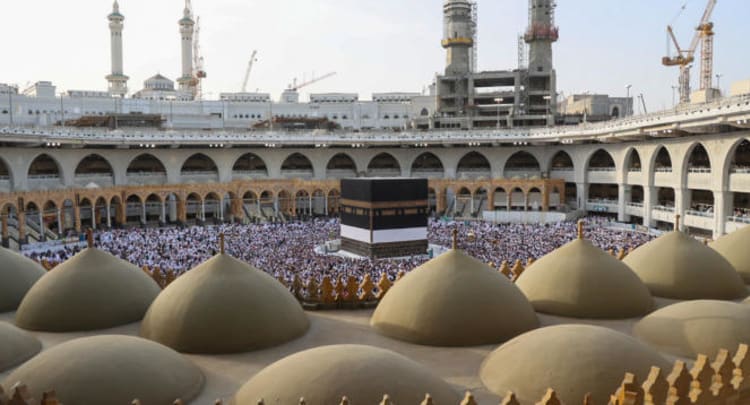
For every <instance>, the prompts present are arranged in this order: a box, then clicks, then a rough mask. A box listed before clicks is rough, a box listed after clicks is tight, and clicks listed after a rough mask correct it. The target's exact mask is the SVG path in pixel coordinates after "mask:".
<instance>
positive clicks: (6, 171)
mask: <svg viewBox="0 0 750 405" xmlns="http://www.w3.org/2000/svg"><path fill="white" fill-rule="evenodd" d="M13 182H14V178H13V172H12V171H11V166H10V165H9V164H8V162H7V161H6V160H5V158H4V157H2V156H0V192H6V193H7V192H10V191H11V190H13Z"/></svg>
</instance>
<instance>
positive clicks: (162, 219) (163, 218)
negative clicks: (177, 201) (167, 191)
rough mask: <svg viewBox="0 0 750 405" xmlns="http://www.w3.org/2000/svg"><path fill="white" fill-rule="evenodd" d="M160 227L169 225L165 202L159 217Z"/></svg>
mask: <svg viewBox="0 0 750 405" xmlns="http://www.w3.org/2000/svg"><path fill="white" fill-rule="evenodd" d="M159 222H160V225H164V224H166V223H167V201H166V200H164V201H162V202H161V216H160V217H159Z"/></svg>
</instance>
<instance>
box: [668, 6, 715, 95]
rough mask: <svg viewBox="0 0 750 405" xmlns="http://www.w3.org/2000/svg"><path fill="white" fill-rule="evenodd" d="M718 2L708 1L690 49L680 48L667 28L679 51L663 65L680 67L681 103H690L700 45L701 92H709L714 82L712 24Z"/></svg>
mask: <svg viewBox="0 0 750 405" xmlns="http://www.w3.org/2000/svg"><path fill="white" fill-rule="evenodd" d="M717 1H718V0H708V4H707V5H706V10H705V11H704V12H703V17H702V18H701V21H700V24H698V26H697V28H696V32H695V35H694V36H693V40H692V41H691V42H690V47H689V48H688V49H682V48H681V47H680V44H679V42H678V41H677V38H676V37H675V34H674V30H673V29H672V26H671V25H668V26H667V34H668V35H669V37H670V38H671V40H672V43H674V45H675V48H676V50H677V54H676V55H675V56H665V57H663V58H662V64H663V65H664V66H679V67H680V78H679V88H680V103H689V102H690V70H691V68H692V64H693V62H694V61H695V52H696V50H697V49H698V45H699V44H702V45H703V46H702V49H701V87H700V88H701V90H708V89H710V88H711V87H712V81H713V37H714V32H713V27H714V24H713V23H712V22H710V21H709V20H710V19H711V15H712V14H713V11H714V8H715V7H716V3H717Z"/></svg>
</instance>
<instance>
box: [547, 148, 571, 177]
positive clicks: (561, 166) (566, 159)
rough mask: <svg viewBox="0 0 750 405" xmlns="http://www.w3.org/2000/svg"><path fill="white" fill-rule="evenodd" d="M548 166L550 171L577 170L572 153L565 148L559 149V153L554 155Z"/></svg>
mask: <svg viewBox="0 0 750 405" xmlns="http://www.w3.org/2000/svg"><path fill="white" fill-rule="evenodd" d="M548 167H549V170H550V172H555V171H558V172H561V171H564V172H572V171H575V163H574V162H573V158H571V157H570V154H568V152H566V151H564V150H560V151H557V153H555V154H554V155H553V156H552V159H550V162H549V166H548Z"/></svg>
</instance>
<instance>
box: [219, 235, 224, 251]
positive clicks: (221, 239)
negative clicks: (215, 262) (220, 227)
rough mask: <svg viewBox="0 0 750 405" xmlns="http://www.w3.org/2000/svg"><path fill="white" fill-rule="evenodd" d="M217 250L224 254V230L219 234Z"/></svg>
mask: <svg viewBox="0 0 750 405" xmlns="http://www.w3.org/2000/svg"><path fill="white" fill-rule="evenodd" d="M219 252H221V254H224V232H222V233H220V234H219Z"/></svg>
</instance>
